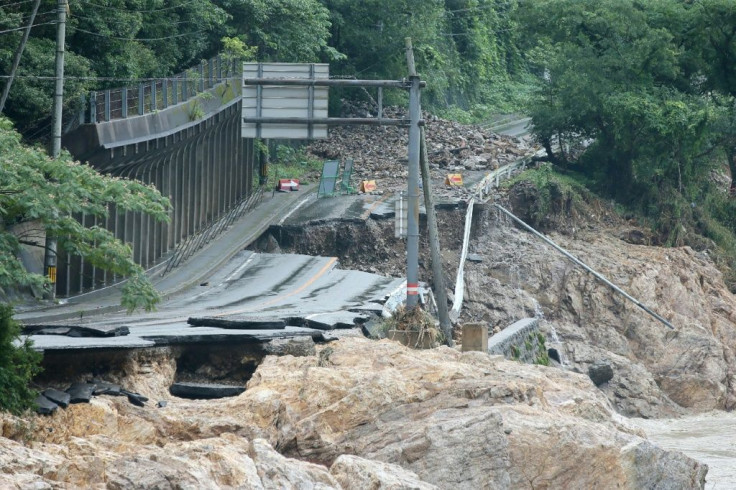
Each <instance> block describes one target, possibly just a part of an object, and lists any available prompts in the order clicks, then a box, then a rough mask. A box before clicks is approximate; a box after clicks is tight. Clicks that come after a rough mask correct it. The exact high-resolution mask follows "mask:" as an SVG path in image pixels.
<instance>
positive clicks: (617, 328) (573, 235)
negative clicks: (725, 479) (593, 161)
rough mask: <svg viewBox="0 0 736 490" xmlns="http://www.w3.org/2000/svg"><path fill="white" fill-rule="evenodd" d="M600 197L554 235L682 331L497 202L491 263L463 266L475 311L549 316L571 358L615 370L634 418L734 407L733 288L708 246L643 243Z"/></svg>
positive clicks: (618, 402)
mask: <svg viewBox="0 0 736 490" xmlns="http://www.w3.org/2000/svg"><path fill="white" fill-rule="evenodd" d="M511 201H512V203H513V204H515V206H516V208H517V209H516V212H517V213H519V214H521V215H522V216H524V215H525V214H526V212H527V211H528V209H525V207H524V206H525V205H524V202H525V201H524V200H519V199H515V198H514V192H513V190H512V198H511ZM593 204H594V205H585V206H582V207H581V208H580V209H577V210H576V212H573V213H570V212H566V213H563V214H562V215H561V216H558V217H557V218H558V219H557V222H558V223H559V226H553V228H554V229H553V230H551V231H550V233H549V234H550V236H551V237H552V238H553V239H554V240H555V241H556V242H557V243H558V244H559V245H561V246H562V247H564V248H566V249H568V250H569V251H570V252H572V253H573V254H574V255H576V256H577V257H579V258H580V259H581V260H583V261H584V262H586V263H588V264H589V265H590V266H591V267H593V268H594V269H596V270H598V271H599V272H601V273H602V274H604V275H605V276H607V277H608V278H609V279H610V280H611V281H612V282H614V283H616V284H617V285H619V286H620V287H622V288H623V289H624V290H626V291H627V292H628V293H629V294H631V295H632V296H634V297H635V298H637V299H638V300H639V301H641V302H642V303H643V304H645V305H647V306H649V307H650V308H652V309H653V310H655V311H656V312H658V313H659V314H660V315H662V316H664V317H665V318H666V319H668V320H669V321H670V322H671V323H672V324H673V325H674V326H675V329H674V330H670V329H668V328H667V327H666V326H664V325H663V324H661V323H659V322H658V321H656V320H654V319H653V318H652V317H650V316H648V315H647V314H646V313H644V312H643V311H642V310H641V309H639V308H637V307H636V306H635V305H633V304H632V303H631V302H629V301H627V300H625V299H624V298H623V297H621V296H619V295H617V294H615V293H614V292H613V291H612V290H611V289H610V288H608V287H607V286H605V285H603V284H602V283H600V282H598V281H597V280H596V279H595V278H594V277H593V276H592V275H590V274H588V273H586V272H584V271H583V270H581V269H580V268H579V267H577V266H575V265H574V264H572V263H571V262H570V261H569V260H568V259H566V258H565V257H563V256H562V255H561V254H559V253H558V252H556V251H554V250H553V249H552V248H551V247H549V246H548V245H546V244H544V243H543V242H541V241H540V240H538V239H537V238H534V237H533V236H532V235H531V234H529V233H526V232H524V231H521V230H519V229H518V228H517V227H515V226H514V225H513V224H512V223H510V222H509V221H508V220H507V219H505V218H504V217H501V216H499V214H498V213H496V212H495V211H492V210H490V209H489V210H487V211H486V212H485V215H484V217H483V218H482V222H483V223H484V226H483V228H482V230H481V232H480V233H479V234H478V235H476V237H475V239H474V240H473V242H472V245H471V249H472V250H473V251H475V252H477V253H479V254H480V255H481V256H483V257H484V258H485V260H484V261H483V262H482V263H479V264H473V263H469V264H468V265H467V266H466V274H465V277H466V282H467V284H466V290H467V291H468V297H467V299H468V301H467V304H466V307H467V310H466V313H465V315H466V318H478V319H481V318H482V319H485V320H487V321H489V322H490V323H491V324H493V325H497V326H504V325H506V324H508V322H509V321H510V320H513V319H515V318H517V317H519V316H524V315H532V316H533V315H535V314H537V315H539V314H540V313H543V315H544V318H545V319H546V322H543V325H544V326H545V328H546V330H547V332H548V333H549V334H550V337H554V336H555V335H556V336H558V337H559V339H560V340H561V342H562V345H561V346H559V347H560V348H561V351H562V352H563V353H564V357H565V359H566V360H567V361H568V363H569V367H571V368H573V369H576V370H579V371H581V372H587V369H588V367H589V366H590V365H591V364H592V363H594V362H595V361H602V362H607V363H610V364H611V365H612V366H613V367H614V373H615V374H614V377H613V379H612V380H611V381H610V382H609V383H607V384H605V385H603V386H602V387H601V389H602V390H603V391H604V392H605V393H606V395H607V396H608V397H609V399H610V401H611V402H612V403H613V404H614V406H616V408H617V409H618V410H619V411H620V412H621V413H624V414H626V415H633V416H643V417H659V416H667V415H673V414H677V413H682V412H683V411H686V410H689V411H696V412H702V411H708V410H713V409H731V408H733V406H734V404H735V403H736V397H735V395H734V390H733V386H732V384H733V375H734V369H735V368H736V362H735V359H734V352H733V348H734V346H736V297H734V295H733V294H731V293H730V292H729V291H728V289H727V288H726V286H725V285H724V283H723V281H722V276H721V273H720V272H719V270H718V269H717V268H716V267H715V266H714V264H713V262H712V261H711V260H710V258H709V256H708V252H707V251H701V252H696V251H694V250H692V249H691V248H689V247H679V248H662V247H655V246H648V245H644V244H640V243H641V242H644V241H646V240H645V237H646V231H645V230H642V229H640V228H638V227H636V226H634V225H632V224H630V223H627V222H625V221H623V220H621V219H618V218H616V215H615V213H613V212H611V211H610V210H608V209H607V208H606V206H605V205H603V204H601V203H599V202H597V203H593ZM555 229H556V230H559V231H555ZM560 231H561V232H560ZM632 242H635V243H632ZM553 329H554V330H555V332H554V334H553V332H552V330H553Z"/></svg>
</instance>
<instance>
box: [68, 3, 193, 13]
mask: <svg viewBox="0 0 736 490" xmlns="http://www.w3.org/2000/svg"><path fill="white" fill-rule="evenodd" d="M78 1H79V2H81V3H84V4H87V5H89V6H91V7H97V8H100V9H103V10H116V11H118V12H127V13H130V14H135V13H140V14H150V13H152V12H163V11H166V10H174V9H178V8H180V7H183V6H185V5H189V4H191V3H196V2H199V1H201V0H188V1H186V2H182V3H180V4H179V5H172V6H170V7H162V8H160V9H151V10H128V9H121V8H118V7H110V6H108V5H100V4H98V3H94V2H89V1H87V0H78Z"/></svg>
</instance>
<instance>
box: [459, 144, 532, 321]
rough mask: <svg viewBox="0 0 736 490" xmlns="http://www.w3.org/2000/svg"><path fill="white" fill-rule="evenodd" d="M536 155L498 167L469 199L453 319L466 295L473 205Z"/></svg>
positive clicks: (520, 169)
mask: <svg viewBox="0 0 736 490" xmlns="http://www.w3.org/2000/svg"><path fill="white" fill-rule="evenodd" d="M533 157H534V155H527V156H525V157H523V158H520V159H519V160H516V161H515V162H512V163H510V164H508V165H504V166H503V167H500V168H497V169H496V170H493V171H491V172H489V173H488V174H487V175H486V176H485V177H483V180H481V181H480V182H479V183H478V184H477V186H476V192H475V196H474V197H471V198H470V201H468V210H467V212H466V214H465V231H464V233H463V247H462V252H461V254H460V264H459V265H458V268H457V276H456V278H455V299H454V301H453V303H452V309H451V310H450V311H451V314H452V317H453V321H457V318H458V317H459V316H460V310H461V309H462V306H463V297H464V295H465V259H466V257H467V255H468V243H469V242H470V228H471V227H472V224H473V206H474V205H475V201H476V199H477V201H478V202H485V201H486V200H487V199H488V197H489V196H490V195H491V192H492V191H493V189H495V188H497V187H498V186H499V184H500V183H501V180H506V179H508V178H510V177H511V176H512V175H513V174H514V173H515V172H516V173H518V172H521V171H523V170H524V169H525V168H526V166H527V165H529V164H530V163H531V161H532V158H533Z"/></svg>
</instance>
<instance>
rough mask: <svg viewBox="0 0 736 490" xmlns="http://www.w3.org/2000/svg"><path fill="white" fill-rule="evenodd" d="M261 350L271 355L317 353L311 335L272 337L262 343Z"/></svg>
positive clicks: (311, 354) (307, 354)
mask: <svg viewBox="0 0 736 490" xmlns="http://www.w3.org/2000/svg"><path fill="white" fill-rule="evenodd" d="M263 351H264V352H265V353H266V354H268V355H273V356H297V357H298V356H313V355H315V354H316V353H317V351H316V350H315V348H314V340H312V337H305V336H302V337H292V338H289V339H273V340H271V341H270V342H265V343H264V344H263Z"/></svg>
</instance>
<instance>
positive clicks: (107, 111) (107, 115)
mask: <svg viewBox="0 0 736 490" xmlns="http://www.w3.org/2000/svg"><path fill="white" fill-rule="evenodd" d="M109 120H110V89H107V90H105V121H109Z"/></svg>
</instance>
